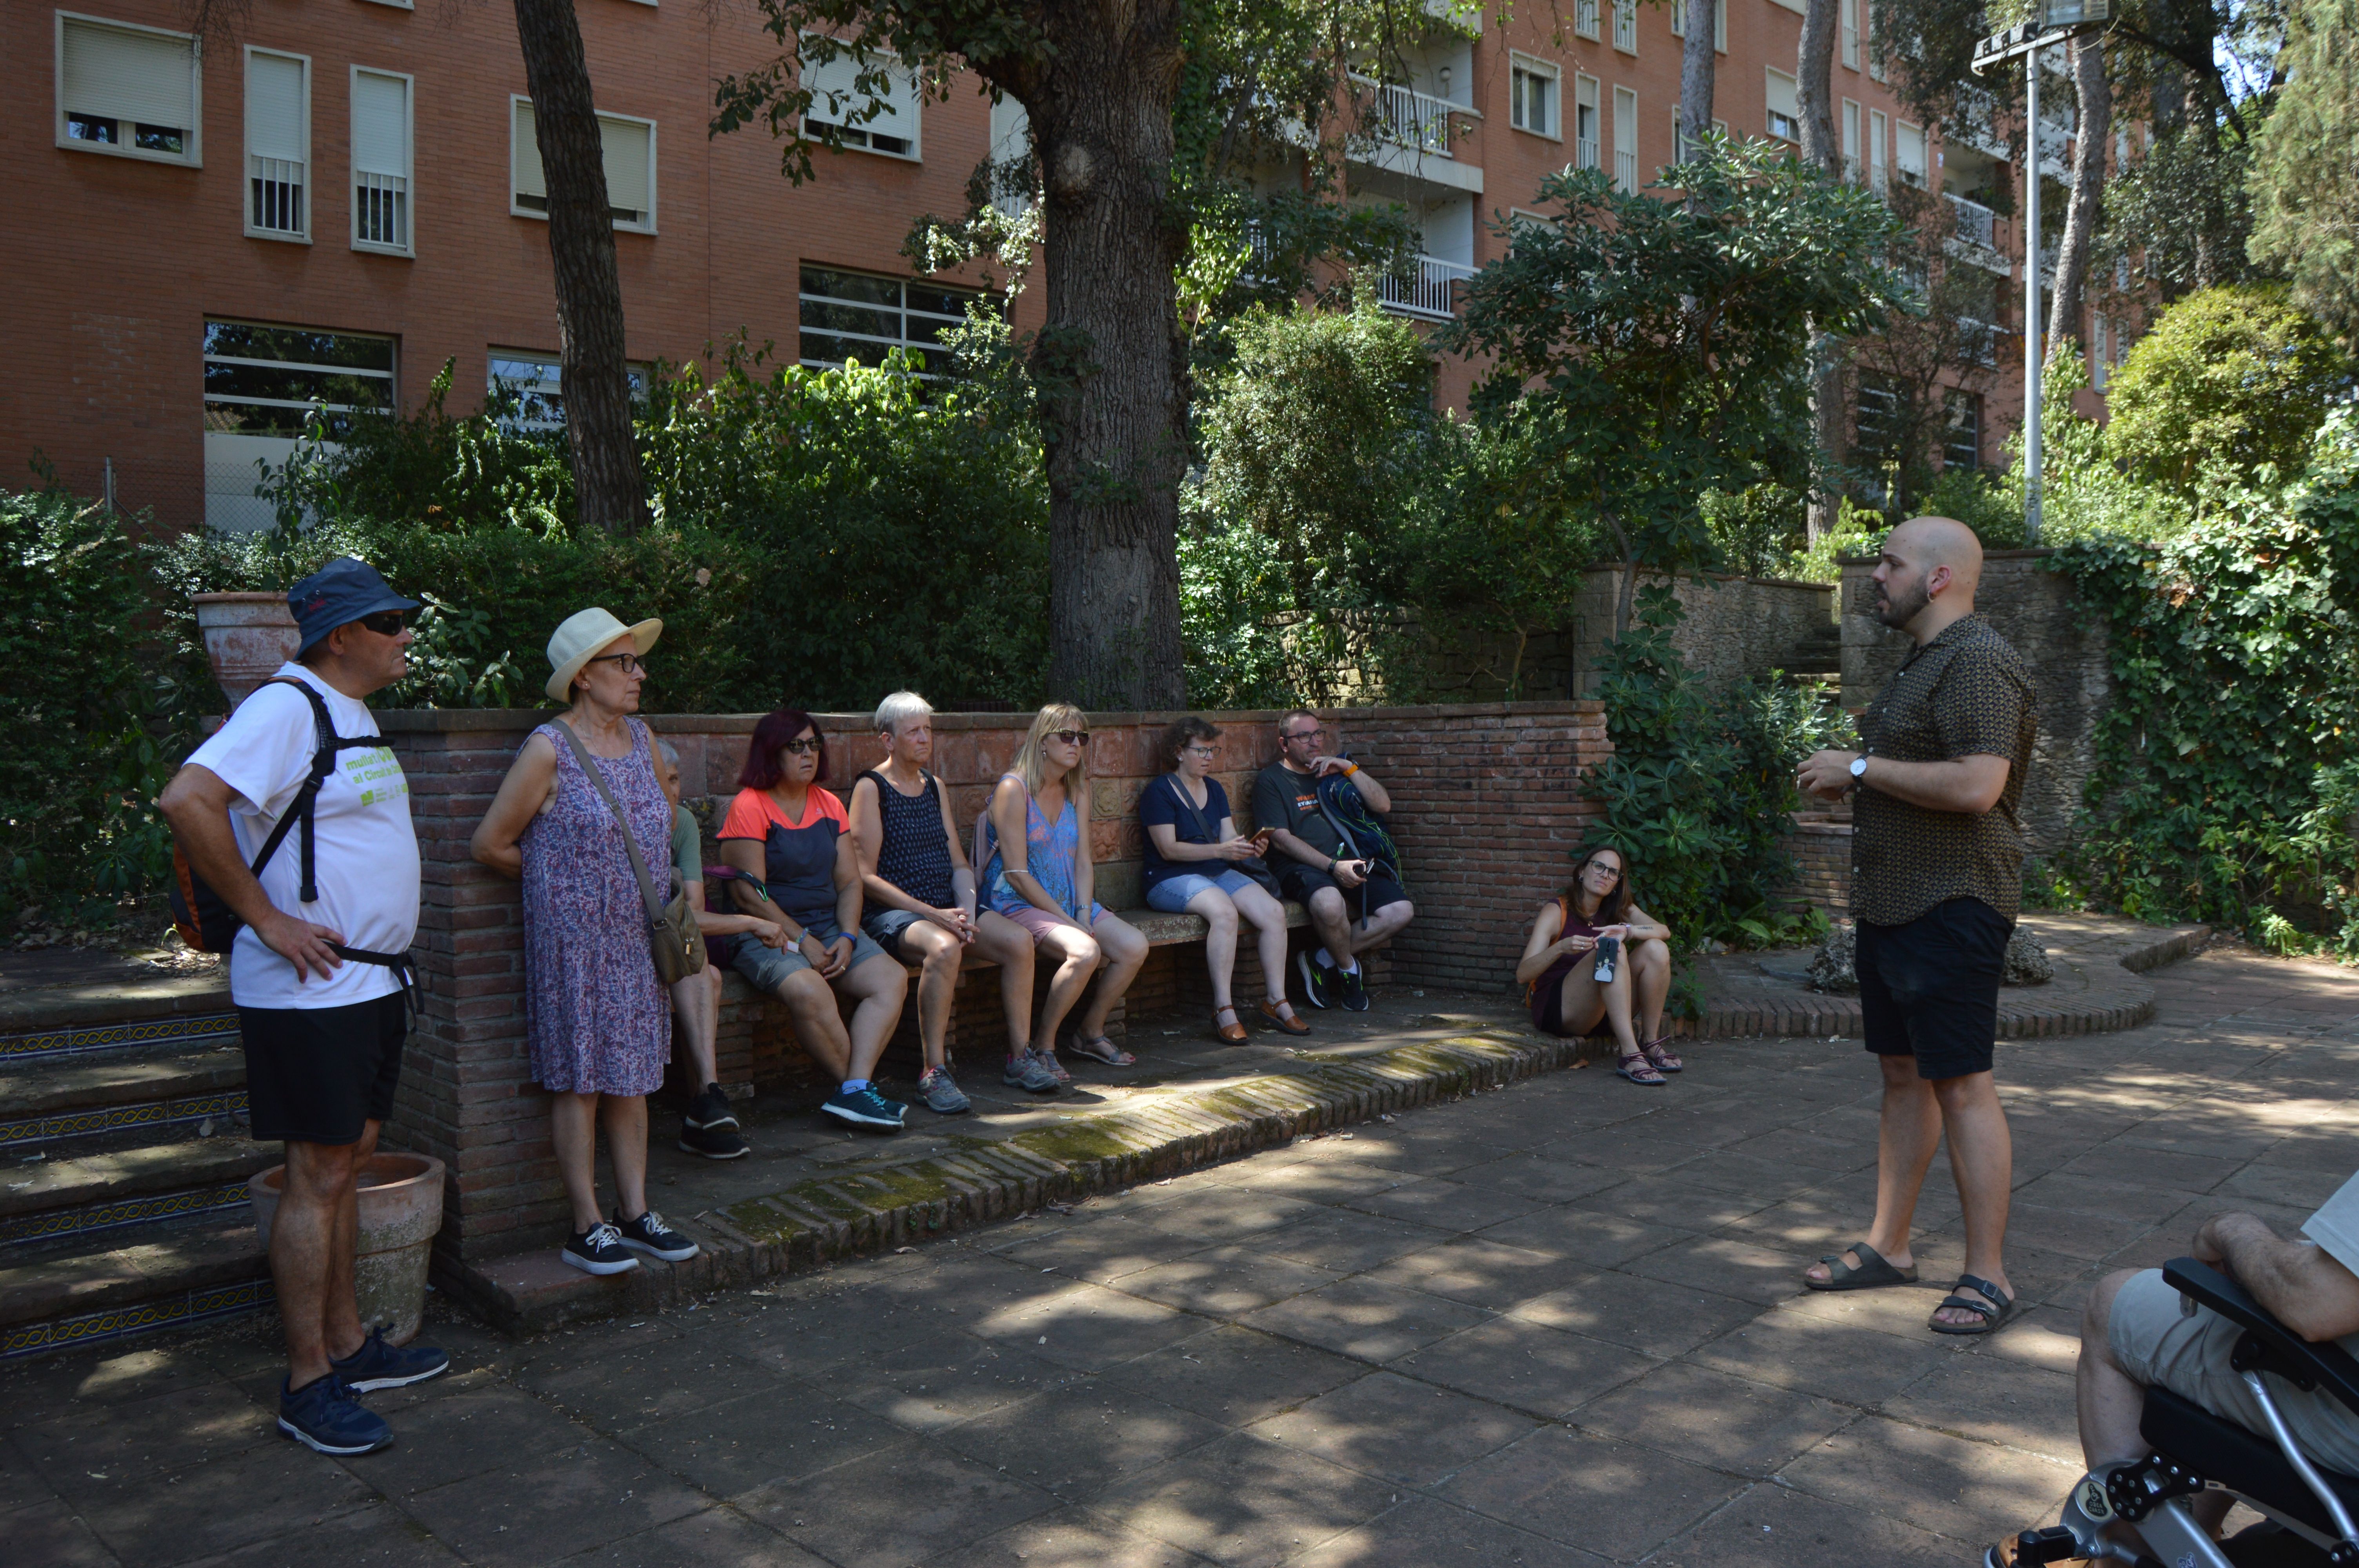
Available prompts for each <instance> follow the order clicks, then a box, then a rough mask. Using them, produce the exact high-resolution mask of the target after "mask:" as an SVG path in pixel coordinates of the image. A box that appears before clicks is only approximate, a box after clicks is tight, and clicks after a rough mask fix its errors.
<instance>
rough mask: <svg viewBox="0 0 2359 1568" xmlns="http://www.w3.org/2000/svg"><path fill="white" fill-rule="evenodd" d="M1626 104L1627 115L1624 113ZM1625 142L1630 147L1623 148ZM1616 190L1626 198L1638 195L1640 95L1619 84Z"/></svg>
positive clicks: (1615, 126) (1616, 133) (1615, 141)
mask: <svg viewBox="0 0 2359 1568" xmlns="http://www.w3.org/2000/svg"><path fill="white" fill-rule="evenodd" d="M1625 103H1626V104H1628V105H1629V106H1630V112H1629V114H1627V115H1625V114H1623V112H1622V106H1623V105H1624V104H1625ZM1625 132H1626V133H1627V134H1626V135H1625ZM1625 141H1626V142H1628V143H1629V144H1630V145H1629V146H1623V145H1622V144H1623V143H1624V142H1625ZM1614 189H1616V190H1619V191H1621V192H1622V193H1623V194H1624V195H1625V196H1636V194H1638V93H1637V91H1636V89H1635V88H1629V87H1623V86H1621V85H1619V84H1616V86H1615V87H1614Z"/></svg>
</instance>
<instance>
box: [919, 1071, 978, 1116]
mask: <svg viewBox="0 0 2359 1568" xmlns="http://www.w3.org/2000/svg"><path fill="white" fill-rule="evenodd" d="M918 1098H919V1099H922V1100H924V1101H925V1102H926V1108H927V1109H928V1110H930V1111H932V1112H933V1113H934V1114H935V1115H936V1116H962V1115H964V1114H965V1113H966V1112H967V1110H969V1109H970V1108H971V1105H970V1102H969V1101H968V1099H967V1098H966V1096H965V1095H963V1094H962V1093H960V1092H959V1087H958V1085H957V1084H956V1083H954V1082H952V1081H951V1070H950V1068H948V1067H946V1066H943V1067H929V1068H927V1069H926V1076H924V1077H922V1078H919V1080H918Z"/></svg>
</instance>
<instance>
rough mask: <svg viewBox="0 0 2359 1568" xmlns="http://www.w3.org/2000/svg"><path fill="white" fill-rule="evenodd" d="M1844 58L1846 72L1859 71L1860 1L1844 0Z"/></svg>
mask: <svg viewBox="0 0 2359 1568" xmlns="http://www.w3.org/2000/svg"><path fill="white" fill-rule="evenodd" d="M1842 58H1843V69H1844V70H1858V69H1859V0H1843V57H1842Z"/></svg>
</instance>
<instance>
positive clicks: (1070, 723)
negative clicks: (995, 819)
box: [1008, 702, 1090, 816]
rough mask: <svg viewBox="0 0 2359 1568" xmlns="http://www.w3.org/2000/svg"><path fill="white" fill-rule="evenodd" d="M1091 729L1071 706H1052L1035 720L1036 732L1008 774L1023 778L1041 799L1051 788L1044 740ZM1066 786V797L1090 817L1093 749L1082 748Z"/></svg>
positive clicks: (1030, 733) (1029, 735)
mask: <svg viewBox="0 0 2359 1568" xmlns="http://www.w3.org/2000/svg"><path fill="white" fill-rule="evenodd" d="M1089 727H1090V716H1089V715H1088V714H1086V713H1083V712H1082V710H1081V709H1080V708H1075V707H1074V706H1073V705H1072V704H1071V703H1070V702H1052V703H1050V704H1049V706H1048V707H1046V708H1042V709H1041V710H1040V711H1039V712H1038V713H1036V714H1034V715H1033V716H1032V728H1031V730H1029V731H1028V732H1027V734H1026V735H1025V737H1024V744H1023V745H1022V746H1020V747H1018V748H1017V749H1016V762H1015V764H1014V765H1013V766H1011V767H1010V768H1009V769H1008V772H1010V773H1016V774H1017V775H1018V776H1020V777H1021V778H1022V779H1023V780H1024V787H1025V788H1026V789H1027V790H1030V791H1031V792H1032V793H1033V794H1034V795H1038V794H1039V793H1040V792H1041V790H1043V789H1044V788H1046V787H1047V786H1048V784H1049V781H1048V780H1047V779H1046V778H1044V777H1043V776H1042V775H1041V771H1040V770H1041V762H1042V758H1041V755H1040V742H1041V741H1042V740H1043V739H1045V738H1046V737H1047V736H1048V735H1049V732H1050V731H1052V730H1087V729H1088V728H1089ZM1064 782H1065V794H1066V795H1067V796H1068V797H1069V798H1071V800H1072V801H1073V802H1074V807H1073V809H1074V810H1075V811H1077V812H1079V813H1080V814H1081V815H1082V816H1088V815H1089V809H1090V807H1089V792H1088V790H1087V789H1086V788H1085V787H1084V786H1086V785H1087V784H1089V782H1090V749H1089V748H1088V747H1087V746H1084V747H1082V755H1081V760H1080V761H1079V762H1075V763H1074V764H1073V765H1072V768H1071V771H1070V772H1068V773H1066V774H1065V781H1064Z"/></svg>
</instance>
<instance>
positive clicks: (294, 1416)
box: [278, 1372, 393, 1454]
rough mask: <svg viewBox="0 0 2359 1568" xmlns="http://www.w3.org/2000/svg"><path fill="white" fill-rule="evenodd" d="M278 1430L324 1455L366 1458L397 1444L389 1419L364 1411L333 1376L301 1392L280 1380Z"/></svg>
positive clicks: (310, 1384) (314, 1382)
mask: <svg viewBox="0 0 2359 1568" xmlns="http://www.w3.org/2000/svg"><path fill="white" fill-rule="evenodd" d="M278 1430H279V1431H281V1432H283V1433H286V1434H287V1435H288V1436H289V1437H291V1438H293V1439H294V1440H295V1441H296V1442H298V1443H299V1444H302V1445H303V1446H304V1447H306V1448H310V1449H314V1450H317V1451H318V1452H320V1453H321V1454H366V1453H368V1452H370V1451H371V1450H372V1449H377V1448H383V1447H384V1446H385V1445H386V1444H388V1443H391V1442H392V1441H393V1428H391V1427H389V1426H387V1425H386V1424H385V1417H383V1416H381V1415H376V1414H373V1413H372V1412H370V1411H366V1410H364V1409H362V1408H361V1402H360V1401H359V1400H356V1399H354V1398H353V1391H352V1390H350V1389H348V1388H346V1387H345V1386H344V1382H343V1379H341V1378H339V1377H337V1376H336V1375H335V1374H334V1373H333V1372H330V1373H329V1374H328V1375H327V1376H326V1377H324V1378H315V1379H312V1380H311V1381H310V1382H308V1383H306V1384H304V1385H303V1386H302V1387H301V1388H299V1389H289V1388H288V1386H287V1383H286V1380H285V1379H280V1381H279V1384H278Z"/></svg>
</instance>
